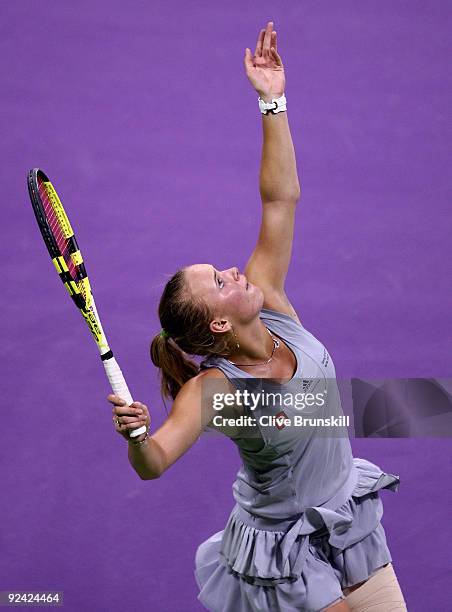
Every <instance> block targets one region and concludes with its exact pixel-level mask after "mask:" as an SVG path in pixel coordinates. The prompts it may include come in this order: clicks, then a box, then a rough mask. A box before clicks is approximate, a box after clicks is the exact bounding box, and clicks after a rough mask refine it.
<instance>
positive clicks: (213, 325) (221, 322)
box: [209, 319, 232, 334]
mask: <svg viewBox="0 0 452 612" xmlns="http://www.w3.org/2000/svg"><path fill="white" fill-rule="evenodd" d="M209 327H210V331H211V332H213V333H215V334H223V333H225V332H228V331H231V329H232V325H231V322H230V321H228V319H214V320H213V321H211V322H210V325H209Z"/></svg>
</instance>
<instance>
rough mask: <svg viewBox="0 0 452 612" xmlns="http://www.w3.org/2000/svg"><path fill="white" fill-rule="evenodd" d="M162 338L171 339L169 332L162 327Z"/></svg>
mask: <svg viewBox="0 0 452 612" xmlns="http://www.w3.org/2000/svg"><path fill="white" fill-rule="evenodd" d="M160 336H161V337H162V338H169V333H168V332H167V331H165V330H164V329H163V327H162V329H161V330H160Z"/></svg>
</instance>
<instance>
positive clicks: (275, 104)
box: [258, 94, 287, 115]
mask: <svg viewBox="0 0 452 612" xmlns="http://www.w3.org/2000/svg"><path fill="white" fill-rule="evenodd" d="M258 101H259V110H260V111H261V113H262V114H263V115H268V113H272V114H273V115H276V114H277V113H282V112H284V111H286V110H287V100H286V96H285V95H284V94H283V95H282V96H281V97H280V98H272V101H271V102H264V100H262V98H261V97H260V96H259V98H258Z"/></svg>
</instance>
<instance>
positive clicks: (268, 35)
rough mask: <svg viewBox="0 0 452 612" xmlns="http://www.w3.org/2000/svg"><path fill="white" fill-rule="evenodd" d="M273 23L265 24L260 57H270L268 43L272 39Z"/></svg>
mask: <svg viewBox="0 0 452 612" xmlns="http://www.w3.org/2000/svg"><path fill="white" fill-rule="evenodd" d="M272 31H273V21H269V22H268V23H267V27H266V28H265V31H264V32H265V33H264V41H263V45H262V57H264V58H267V57H269V55H270V41H271V39H272Z"/></svg>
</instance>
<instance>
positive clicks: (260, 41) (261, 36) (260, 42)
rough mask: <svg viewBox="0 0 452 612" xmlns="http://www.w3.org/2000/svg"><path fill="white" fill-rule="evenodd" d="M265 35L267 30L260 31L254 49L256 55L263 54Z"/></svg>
mask: <svg viewBox="0 0 452 612" xmlns="http://www.w3.org/2000/svg"><path fill="white" fill-rule="evenodd" d="M264 35H265V30H261V31H260V32H259V36H258V37H257V43H256V50H255V51H254V56H255V57H260V56H261V55H262V45H263V44H264Z"/></svg>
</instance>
